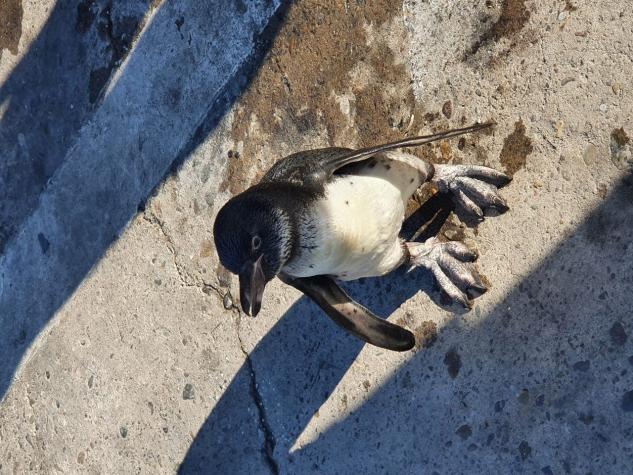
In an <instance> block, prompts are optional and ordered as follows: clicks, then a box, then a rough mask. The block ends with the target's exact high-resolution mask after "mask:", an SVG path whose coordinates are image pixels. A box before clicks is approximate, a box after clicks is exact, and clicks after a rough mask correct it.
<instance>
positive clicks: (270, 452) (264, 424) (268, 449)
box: [234, 309, 279, 475]
mask: <svg viewBox="0 0 633 475" xmlns="http://www.w3.org/2000/svg"><path fill="white" fill-rule="evenodd" d="M234 313H235V314H236V315H237V323H236V326H235V331H236V333H237V339H238V341H239V343H240V349H241V350H242V353H243V354H244V357H245V358H246V364H247V365H248V371H249V375H250V381H251V391H250V393H251V397H252V398H253V402H254V403H255V407H256V408H257V414H258V420H259V428H260V430H261V431H262V433H263V434H264V444H263V446H262V448H261V453H262V456H263V457H264V460H265V461H266V464H267V465H268V468H269V469H270V473H272V474H273V475H279V464H278V463H277V461H276V460H275V445H276V441H275V436H274V435H273V431H272V428H271V427H270V423H269V422H268V416H267V415H266V407H265V406H264V398H263V397H262V395H261V393H260V392H259V385H258V384H257V373H256V372H255V366H254V365H253V360H252V359H251V357H250V355H249V354H248V351H246V349H245V347H244V342H243V341H242V336H241V334H240V322H241V316H242V314H241V313H240V311H239V310H238V309H236V310H235V311H234Z"/></svg>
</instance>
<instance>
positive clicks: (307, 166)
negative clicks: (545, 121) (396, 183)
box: [261, 122, 495, 188]
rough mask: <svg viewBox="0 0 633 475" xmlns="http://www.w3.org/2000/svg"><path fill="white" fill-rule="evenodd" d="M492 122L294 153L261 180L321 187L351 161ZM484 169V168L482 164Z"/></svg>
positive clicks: (473, 128)
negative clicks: (357, 146) (360, 145)
mask: <svg viewBox="0 0 633 475" xmlns="http://www.w3.org/2000/svg"><path fill="white" fill-rule="evenodd" d="M493 125H495V124H494V123H493V122H488V123H485V124H475V125H471V126H469V127H463V128H461V129H453V130H447V131H445V132H439V133H436V134H431V135H424V136H419V137H410V138H406V139H402V140H397V141H395V142H389V143H386V144H382V145H377V146H375V147H367V148H361V149H359V150H350V149H347V148H338V147H330V148H321V149H316V150H306V151H303V152H298V153H294V154H292V155H289V156H287V157H285V158H284V159H283V160H280V161H278V162H277V163H275V164H274V165H273V166H272V167H271V169H270V170H268V172H267V173H266V175H264V177H263V178H262V181H261V183H266V182H277V183H279V182H288V183H293V184H295V185H300V186H310V187H317V188H318V187H322V186H323V185H324V184H325V183H327V182H329V181H330V180H331V179H332V177H333V176H334V173H335V172H336V171H337V170H339V169H341V168H343V167H345V166H347V165H350V164H352V163H358V162H360V161H362V160H366V159H368V158H369V157H372V156H374V155H377V154H379V153H383V152H388V151H390V150H396V149H399V148H403V147H419V146H420V145H425V144H428V143H432V142H436V141H438V140H445V139H449V138H452V137H457V136H460V135H464V134H469V133H473V132H477V131H480V130H483V129H486V128H488V127H491V126H493ZM482 168H483V167H482Z"/></svg>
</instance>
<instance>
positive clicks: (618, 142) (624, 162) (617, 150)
mask: <svg viewBox="0 0 633 475" xmlns="http://www.w3.org/2000/svg"><path fill="white" fill-rule="evenodd" d="M629 143H631V139H630V137H629V136H628V134H627V133H626V132H625V131H624V128H623V127H620V128H619V129H614V130H613V131H612V132H611V140H610V142H609V149H610V151H611V160H612V161H613V162H614V163H615V165H616V166H617V167H618V168H620V169H627V168H628V166H629V164H630V162H631V157H630V154H629V155H628V156H627V151H626V148H627V145H628V144H629Z"/></svg>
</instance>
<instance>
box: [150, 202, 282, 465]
mask: <svg viewBox="0 0 633 475" xmlns="http://www.w3.org/2000/svg"><path fill="white" fill-rule="evenodd" d="M142 217H143V219H144V220H145V221H147V222H148V223H150V224H151V225H152V226H154V227H155V228H156V229H157V230H158V231H159V232H160V233H161V234H162V235H163V237H164V238H165V242H166V244H167V248H168V249H169V252H170V253H171V255H172V258H173V261H174V267H175V268H176V271H177V273H178V276H179V278H180V281H181V283H182V285H183V286H185V287H197V288H199V289H200V290H202V292H204V293H205V294H207V295H210V294H211V293H214V294H215V295H216V296H217V297H218V298H219V299H220V301H221V302H224V297H225V294H224V293H223V292H222V290H221V289H220V288H219V287H217V286H214V285H212V284H209V283H207V282H204V281H201V279H198V278H196V277H194V276H192V275H191V274H189V273H188V272H187V271H186V270H185V269H183V268H182V266H181V265H180V264H179V263H178V259H177V253H176V246H175V244H174V241H173V239H172V238H171V236H170V235H169V233H168V232H167V231H166V229H165V224H164V223H163V222H162V221H161V220H160V219H159V218H158V217H157V216H156V215H155V214H154V213H153V212H151V211H150V210H148V209H146V210H145V211H144V212H143V213H142ZM230 311H231V312H232V313H233V314H234V316H235V319H236V320H235V321H236V325H235V333H236V335H237V339H238V342H239V346H240V350H241V351H242V354H243V355H244V358H245V359H246V364H247V366H248V372H249V377H250V386H251V387H250V394H251V397H252V398H253V403H254V404H255V407H256V409H257V416H258V417H257V419H258V422H259V429H260V430H261V431H262V433H263V434H264V444H263V446H262V448H261V454H262V457H263V458H264V461H265V462H266V465H267V466H268V468H269V470H270V472H271V473H272V474H273V475H279V464H278V463H277V461H276V460H275V457H274V451H275V445H276V441H275V436H274V435H273V432H272V429H271V427H270V423H269V422H268V416H267V414H266V407H265V406H264V399H263V397H262V395H261V393H260V392H259V385H258V383H257V374H256V372H255V366H254V365H253V360H252V359H251V357H250V355H249V353H248V351H247V350H246V348H245V346H244V342H243V341H242V336H241V334H240V322H241V316H242V313H241V312H240V310H239V308H237V307H235V306H232V307H231V309H230Z"/></svg>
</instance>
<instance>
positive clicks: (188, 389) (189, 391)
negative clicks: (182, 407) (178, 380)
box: [182, 383, 196, 401]
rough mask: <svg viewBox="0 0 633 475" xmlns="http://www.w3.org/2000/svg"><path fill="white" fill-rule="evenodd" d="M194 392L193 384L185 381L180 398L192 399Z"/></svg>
mask: <svg viewBox="0 0 633 475" xmlns="http://www.w3.org/2000/svg"><path fill="white" fill-rule="evenodd" d="M195 394H196V391H195V389H194V388H193V384H191V383H187V384H185V389H183V391H182V398H183V399H184V400H185V401H187V400H190V399H193V398H194V396H195Z"/></svg>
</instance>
